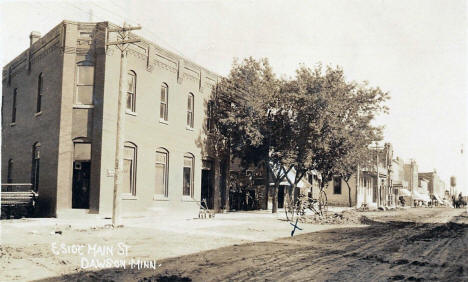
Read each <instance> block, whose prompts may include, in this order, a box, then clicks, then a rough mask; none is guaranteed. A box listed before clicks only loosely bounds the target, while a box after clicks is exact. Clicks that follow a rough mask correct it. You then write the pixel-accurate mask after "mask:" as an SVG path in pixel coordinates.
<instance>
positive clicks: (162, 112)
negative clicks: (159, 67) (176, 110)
mask: <svg viewBox="0 0 468 282" xmlns="http://www.w3.org/2000/svg"><path fill="white" fill-rule="evenodd" d="M168 99H169V87H167V84H166V83H163V84H161V104H160V106H159V119H160V120H163V121H167V111H168V101H169V100H168Z"/></svg>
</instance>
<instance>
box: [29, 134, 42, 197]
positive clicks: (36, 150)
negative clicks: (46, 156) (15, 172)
mask: <svg viewBox="0 0 468 282" xmlns="http://www.w3.org/2000/svg"><path fill="white" fill-rule="evenodd" d="M40 160H41V143H39V142H36V143H34V145H33V148H32V170H31V184H32V189H33V190H34V191H35V192H37V191H39V164H40Z"/></svg>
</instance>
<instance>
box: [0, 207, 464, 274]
mask: <svg viewBox="0 0 468 282" xmlns="http://www.w3.org/2000/svg"><path fill="white" fill-rule="evenodd" d="M359 214H360V216H363V223H365V224H366V226H364V227H363V226H357V225H356V226H347V227H343V226H335V227H330V226H328V227H327V228H324V229H322V230H320V229H318V230H314V231H316V232H312V233H306V234H304V233H301V232H299V231H298V233H296V234H298V235H297V236H296V235H295V236H294V237H285V238H280V239H275V240H272V241H260V242H253V240H252V241H250V242H249V240H247V239H248V238H247V237H248V234H255V235H256V236H262V235H261V234H262V232H268V228H266V227H265V225H264V227H262V228H263V229H258V228H259V227H255V226H254V225H252V224H248V225H242V224H239V225H233V226H220V227H218V228H217V229H216V228H214V230H217V232H222V230H223V228H224V229H226V230H230V234H232V236H233V238H232V240H231V241H230V242H228V245H227V246H224V247H218V248H217V249H214V250H207V251H202V252H198V253H194V254H189V255H185V256H178V257H172V258H167V259H162V260H159V261H158V264H160V266H158V268H157V269H156V270H153V269H140V270H138V269H121V268H115V269H102V270H96V271H82V270H79V269H76V270H75V271H72V270H67V271H65V272H63V273H64V275H60V276H55V277H52V278H48V279H45V281H77V280H80V281H174V279H178V280H175V281H191V280H192V281H222V280H224V281H225V280H228V281H244V280H255V281H395V280H406V281H423V280H433V281H468V256H467V252H468V215H467V213H466V212H464V211H462V210H460V209H458V210H456V209H444V208H433V209H430V208H421V209H407V210H398V211H385V212H362V213H359ZM277 220H278V219H276V221H277ZM262 221H264V222H268V220H262ZM259 225H260V226H261V224H259ZM278 226H279V225H278ZM281 226H283V225H281ZM304 226H306V227H307V225H304ZM338 227H341V228H338ZM248 228H252V229H251V230H249V229H248ZM255 228H257V229H255ZM188 229H189V228H188ZM309 231H312V229H311V228H310V226H309ZM272 232H273V231H272ZM208 233H209V232H207V233H206V234H208ZM236 234H244V236H245V237H246V238H244V239H246V241H247V242H246V243H236V242H238V241H237V240H235V239H234V236H236ZM198 235H203V234H198ZM134 236H135V238H136V237H138V234H134ZM145 236H147V233H145ZM192 237H193V238H194V239H193V240H191V238H192ZM202 237H203V236H202ZM206 238H207V240H206V244H207V245H210V243H213V244H216V240H214V241H212V242H210V240H211V239H212V238H210V237H209V236H208V235H206ZM145 239H146V240H150V239H151V238H145ZM173 240H174V238H167V242H168V244H171V243H170V242H171V241H173ZM200 242H201V241H200V238H199V237H197V236H196V234H195V233H193V234H192V235H190V234H188V235H187V236H186V237H185V243H183V244H182V246H179V247H180V248H183V247H184V245H185V246H187V248H189V249H190V248H194V246H193V245H194V244H199V243H200ZM141 244H143V245H144V246H146V248H147V252H148V250H151V248H150V247H148V246H149V245H148V244H146V245H145V243H144V241H141ZM173 247H174V248H177V246H176V245H175V244H174V245H173ZM200 250H203V247H200ZM3 251H5V250H3ZM7 251H8V250H7ZM34 251H36V252H39V253H40V252H41V251H40V250H29V251H28V252H34ZM144 253H145V252H144V250H141V254H144ZM9 255H13V256H14V255H16V256H18V255H19V254H18V253H13V254H11V253H10V254H9ZM32 260H33V258H29V259H28V260H25V261H24V262H25V263H24V266H25V267H26V265H31V263H30V262H31V261H32ZM50 262H52V260H51V261H50ZM43 263H44V262H43ZM54 263H55V264H57V262H54ZM58 264H60V262H58ZM62 264H63V265H66V264H67V261H65V262H63V263H62ZM48 267H50V268H54V266H53V265H50V266H48ZM57 267H60V266H57ZM67 273H69V274H67ZM19 280H21V279H19Z"/></svg>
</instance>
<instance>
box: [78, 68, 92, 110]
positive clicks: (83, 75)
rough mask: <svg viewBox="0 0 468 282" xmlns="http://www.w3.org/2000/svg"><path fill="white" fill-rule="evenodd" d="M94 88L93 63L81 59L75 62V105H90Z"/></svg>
mask: <svg viewBox="0 0 468 282" xmlns="http://www.w3.org/2000/svg"><path fill="white" fill-rule="evenodd" d="M93 90H94V65H93V63H92V62H89V61H83V62H80V63H78V64H77V70H76V93H75V101H74V104H75V105H92V104H93Z"/></svg>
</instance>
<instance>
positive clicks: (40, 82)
mask: <svg viewBox="0 0 468 282" xmlns="http://www.w3.org/2000/svg"><path fill="white" fill-rule="evenodd" d="M43 91H44V76H43V75H42V73H41V74H39V77H38V79H37V101H36V113H39V112H40V111H41V109H42V108H41V107H42V95H43Z"/></svg>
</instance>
